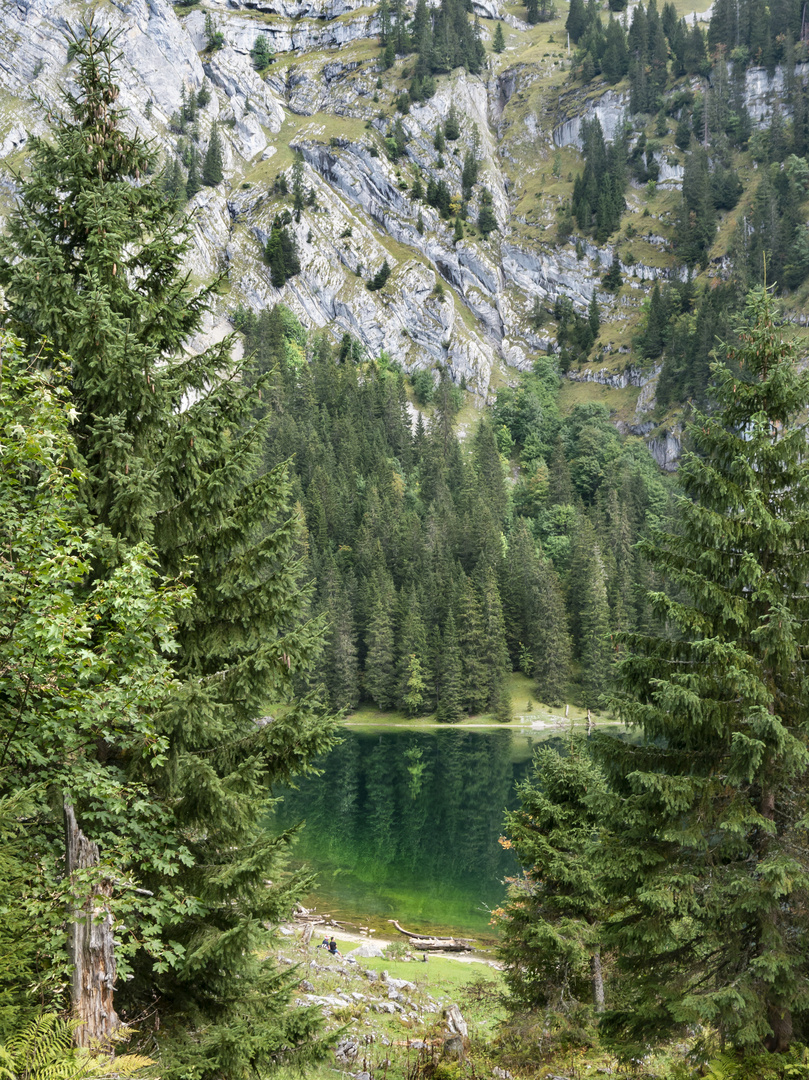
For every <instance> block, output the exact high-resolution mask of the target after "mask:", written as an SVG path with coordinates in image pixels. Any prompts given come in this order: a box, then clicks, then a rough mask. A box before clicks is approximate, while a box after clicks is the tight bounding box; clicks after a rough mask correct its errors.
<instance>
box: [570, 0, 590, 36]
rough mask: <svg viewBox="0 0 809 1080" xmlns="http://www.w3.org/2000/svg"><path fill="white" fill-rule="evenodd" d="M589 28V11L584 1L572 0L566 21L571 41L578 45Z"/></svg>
mask: <svg viewBox="0 0 809 1080" xmlns="http://www.w3.org/2000/svg"><path fill="white" fill-rule="evenodd" d="M586 28H587V10H586V8H585V6H584V0H570V10H569V11H568V13H567V19H566V20H565V30H567V32H568V34H570V40H571V41H572V42H573V44H574V45H577V44H578V42H579V38H580V37H581V36H582V34H583V33H584V31H585V30H586Z"/></svg>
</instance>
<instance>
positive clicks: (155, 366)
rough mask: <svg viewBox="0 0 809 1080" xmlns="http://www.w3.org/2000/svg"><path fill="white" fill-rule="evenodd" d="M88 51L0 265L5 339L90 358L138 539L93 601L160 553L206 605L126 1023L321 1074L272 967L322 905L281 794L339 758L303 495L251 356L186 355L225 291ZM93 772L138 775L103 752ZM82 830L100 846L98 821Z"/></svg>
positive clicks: (82, 397)
mask: <svg viewBox="0 0 809 1080" xmlns="http://www.w3.org/2000/svg"><path fill="white" fill-rule="evenodd" d="M72 51H73V52H74V54H75V57H76V60H77V63H78V72H77V90H76V92H75V93H73V92H68V91H66V92H65V93H64V95H63V96H64V114H63V115H61V116H59V117H58V118H57V119H56V122H55V129H54V132H53V136H52V141H48V140H45V139H33V140H32V142H31V145H30V151H31V154H32V156H33V168H32V171H31V173H30V175H29V176H27V177H25V178H24V179H23V180H22V182H21V184H20V190H19V204H18V209H17V210H16V211H15V213H14V215H13V216H12V218H11V220H10V222H9V226H8V231H7V234H6V236H5V237H4V238H3V240H2V245H1V246H0V281H2V285H3V287H4V289H5V295H6V303H7V309H6V320H7V322H8V323H10V324H11V325H12V326H13V327H15V328H17V330H18V332H19V333H20V335H21V336H22V337H23V338H24V339H25V341H26V344H28V345H30V346H32V347H35V348H36V349H37V351H38V352H39V346H40V342H41V340H42V338H45V337H47V338H49V339H50V340H51V341H52V342H53V345H54V349H55V350H58V351H60V352H64V353H65V354H67V355H68V356H70V358H71V364H72V380H71V386H72V393H73V396H74V399H75V406H76V412H77V418H76V420H75V423H74V425H73V434H74V437H75V440H76V444H77V448H78V453H79V455H80V461H79V464H80V466H81V474H82V479H81V480H80V482H79V497H80V500H81V504H82V508H83V512H84V513H85V514H86V516H87V519H88V520H89V521H90V522H95V523H97V524H99V525H103V526H105V527H107V528H108V529H109V530H110V531H111V533H112V534H113V536H114V537H115V538H116V546H115V547H113V549H112V550H110V551H108V552H106V553H105V554H104V557H103V558H99V559H98V560H97V562H96V564H95V565H94V572H93V577H94V579H95V580H105V581H112V580H113V579H114V575H115V573H116V572H117V570H118V568H119V567H120V566H122V565H124V563H125V560H126V558H127V552H128V551H129V550H130V547H131V545H135V544H139V543H141V542H143V541H149V542H150V543H151V544H152V546H153V547H154V549H155V550H156V553H157V555H156V557H157V561H158V568H159V570H160V572H161V573H162V574H164V575H165V574H168V575H170V576H173V575H178V574H182V575H183V576H184V577H185V578H186V579H187V580H188V581H189V583H191V584H193V586H194V589H195V598H194V603H193V606H192V607H191V608H190V610H189V611H188V612H187V613H186V615H185V616H184V618H183V621H182V624H181V626H180V627H179V630H178V635H177V647H176V652H175V653H174V654H169V655H170V659H171V665H172V669H173V673H174V678H175V686H174V689H173V692H172V694H171V696H170V698H169V700H168V702H167V704H166V705H165V706H164V707H163V708H162V709H161V710H160V711H159V713H157V714H156V716H155V721H154V722H155V726H156V730H157V734H158V738H159V739H160V740H161V743H162V745H163V746H164V747H165V754H164V756H163V758H162V760H161V762H158V763H157V765H156V767H152V764H151V763H150V762H149V761H148V760H147V759H146V758H144V757H138V756H137V755H133V756H132V757H131V758H130V759H129V761H128V763H127V764H128V768H129V769H130V779H131V780H132V781H133V782H137V783H138V784H140V785H141V792H142V798H143V800H144V805H145V806H146V807H151V813H152V820H153V822H154V826H153V827H154V828H155V829H156V830H158V834H159V837H160V839H161V841H162V840H163V838H164V837H172V838H173V839H172V844H173V845H176V846H177V847H181V848H182V849H183V851H184V855H183V858H182V860H180V861H179V863H168V864H167V863H165V862H163V861H161V859H154V858H152V857H151V854H150V851H149V848H148V845H140V844H139V843H137V836H136V835H130V834H129V833H128V831H127V825H126V824H124V825H123V826H122V828H121V833H120V846H121V847H122V848H123V849H125V850H128V851H131V858H130V860H129V865H128V867H127V873H125V874H122V875H121V880H122V881H126V882H133V883H137V884H138V885H139V886H141V887H143V888H144V889H146V890H148V891H149V893H150V894H153V899H152V901H150V903H149V905H148V906H143V907H142V908H141V910H140V912H139V913H138V917H137V918H135V919H134V920H128V925H129V926H131V927H132V929H133V930H134V931H135V932H136V933H137V935H138V942H137V946H138V947H137V950H136V952H135V955H134V957H133V958H132V961H131V976H132V977H131V978H130V979H128V980H127V981H125V982H122V983H121V985H119V986H118V987H117V989H116V1003H115V1007H116V1009H117V1010H118V1012H119V1013H120V1014H121V1016H122V1017H123V1018H125V1019H126V1018H133V1019H134V1018H135V1017H137V1018H138V1021H139V1030H140V1032H141V1035H140V1036H138V1037H139V1038H142V1039H143V1040H145V1041H147V1042H148V1043H149V1045H150V1046H153V1045H154V1042H153V1040H156V1041H157V1044H158V1046H159V1048H160V1054H161V1065H162V1072H163V1075H164V1076H167V1077H172V1076H180V1075H184V1076H187V1075H189V1074H191V1073H193V1074H195V1075H197V1076H199V1077H201V1078H204V1077H213V1076H218V1077H242V1076H245V1075H246V1074H247V1073H252V1072H255V1071H256V1070H258V1071H261V1070H263V1069H265V1068H268V1067H270V1065H271V1064H272V1063H275V1062H278V1061H279V1060H284V1059H288V1060H290V1061H292V1060H294V1059H295V1058H298V1059H300V1060H304V1059H305V1058H306V1056H307V1055H309V1054H310V1053H311V1048H312V1044H311V1042H310V1035H311V1034H312V1033H313V1032H314V1031H316V1029H317V1027H318V1023H319V1021H318V1018H317V1017H316V1016H314V1015H313V1014H310V1013H307V1012H306V1011H305V1010H304V1011H303V1012H296V1011H290V1010H288V1009H287V1008H286V1005H287V1003H288V1002H289V1000H290V998H291V995H292V992H293V986H294V979H290V978H289V977H287V976H286V974H280V973H279V972H277V971H276V969H275V967H274V965H273V963H272V962H271V961H263V960H262V961H260V960H259V956H262V955H265V954H266V953H267V950H268V949H269V948H270V944H271V942H270V937H269V935H268V933H267V931H266V930H265V929H264V927H265V924H267V923H268V922H274V921H276V920H277V919H278V917H279V915H280V914H281V913H282V912H283V911H285V910H288V908H289V905H290V904H291V903H292V901H293V899H294V897H295V895H296V891H297V890H298V889H299V888H300V887H301V883H297V884H296V882H295V881H294V880H292V881H290V880H285V879H284V878H283V875H282V876H280V877H279V873H280V867H279V856H280V855H281V854H282V852H283V849H284V847H285V843H286V841H285V840H284V839H280V840H279V839H278V838H276V837H273V836H271V835H269V834H268V833H267V832H266V831H265V828H264V822H265V818H266V813H267V805H268V797H269V785H270V784H271V783H273V782H280V781H282V780H283V779H285V778H288V777H289V776H290V775H292V774H293V773H295V772H297V771H301V770H304V769H306V767H307V762H308V761H309V759H310V758H311V756H312V755H314V754H316V753H319V752H321V751H322V750H323V749H324V748H326V747H327V746H328V745H329V743H330V737H331V736H330V732H331V730H332V725H331V722H330V721H328V720H327V719H325V718H324V717H323V712H322V709H321V707H320V706H319V704H318V702H317V699H316V698H315V697H314V695H309V696H306V697H302V698H295V696H294V692H293V679H294V678H295V677H296V675H297V673H299V672H305V670H306V668H307V667H308V666H309V665H310V664H311V663H312V662H313V661H314V659H315V656H316V654H317V651H318V649H319V648H320V643H321V638H322V631H321V628H320V625H319V624H318V623H316V622H315V623H308V624H304V625H302V624H301V619H302V616H303V614H304V613H305V610H306V605H307V593H306V590H305V589H302V588H301V581H300V568H299V566H298V564H297V563H296V552H297V551H298V550H299V548H298V544H299V540H300V537H301V522H300V519H299V517H298V516H297V515H295V514H292V513H290V510H289V505H290V488H289V483H288V480H287V477H286V475H285V472H284V470H283V469H278V470H275V471H273V472H270V473H266V474H260V473H259V471H258V468H259V451H260V449H261V444H262V442H263V438H264V431H263V427H262V426H256V425H255V423H254V422H253V416H254V413H255V409H256V407H257V404H258V397H259V392H260V391H261V389H262V385H263V383H262V381H261V380H253V379H250V378H248V377H247V373H246V371H245V370H244V368H243V367H240V366H239V365H238V364H236V363H235V362H234V361H233V360H232V359H231V357H230V342H229V341H228V340H225V341H224V342H222V343H220V344H219V345H217V346H215V347H213V348H212V349H210V350H209V351H208V352H206V353H203V354H202V355H190V356H189V355H187V353H186V352H185V351H184V343H185V342H186V341H187V339H188V338H189V336H190V335H191V334H193V333H194V332H195V331H196V330H197V329H198V328H199V326H200V323H201V319H202V315H203V312H204V311H205V310H206V308H207V306H208V302H209V296H210V291H209V290H202V291H200V292H193V291H192V290H191V288H190V285H189V280H188V277H187V275H185V274H184V273H183V271H182V269H181V267H182V261H183V254H184V251H185V249H186V245H187V232H186V229H185V226H184V225H183V223H181V222H177V221H175V220H174V219H173V206H172V204H171V203H170V202H168V201H167V200H166V198H165V193H164V190H163V186H162V182H161V178H160V177H159V175H157V174H155V172H154V166H155V155H154V151H153V150H152V149H151V148H150V147H149V146H148V145H147V144H145V143H144V142H143V141H142V140H141V139H140V137H139V136H138V135H137V134H136V135H134V136H133V135H129V134H127V131H126V129H125V127H124V126H123V124H122V116H121V113H120V110H119V108H118V106H117V105H116V101H117V99H118V89H117V87H116V86H115V82H114V75H113V71H114V64H115V62H116V57H115V50H114V45H113V43H112V41H111V40H110V39H109V38H107V37H99V36H97V34H96V31H95V29H94V27H93V26H92V24H86V25H84V26H83V28H82V30H81V32H80V33H79V34H77V35H76V36H75V37H74V39H73V41H72ZM40 355H41V356H42V362H43V363H47V357H46V356H45V355H44V354H40ZM167 361H169V362H167ZM181 403H186V404H185V407H181ZM262 717H263V718H265V720H264V721H263V722H261V723H257V721H258V720H259V718H262ZM270 717H271V718H272V719H270ZM84 752H85V754H89V755H91V756H92V755H97V762H98V765H99V766H100V767H107V768H110V769H112V768H117V767H118V763H117V762H116V759H115V755H114V753H111V752H110V748H109V747H108V746H107V745H105V743H104V741H103V739H102V740H99V741H98V742H90V743H88V744H87V745H86V746H85V750H84ZM74 808H75V813H76V816H77V818H78V821H79V825H81V826H82V827H83V828H84V829H85V831H86V832H87V833H88V836H89V838H90V839H93V831H94V827H96V826H98V825H99V821H98V818H97V817H95V816H94V815H93V814H92V810H91V808H90V804H89V802H88V801H87V800H85V799H83V798H77V799H76V800H75V803H74ZM135 827H136V826H135V822H134V821H131V822H129V828H131V829H135ZM103 839H104V838H103V837H102V840H103ZM141 848H143V850H141ZM103 856H104V848H103V845H102V857H103ZM269 881H272V882H273V885H272V886H269V885H268V882H269ZM113 891H115V890H113ZM113 900H115V897H114V896H113ZM122 932H124V931H123V928H122ZM155 1001H159V1002H160V1005H159V1007H158V1010H157V1012H155V1009H154V1003H155ZM144 1018H147V1019H144ZM157 1019H159V1021H160V1024H159V1030H158V1025H157V1023H156V1020H157Z"/></svg>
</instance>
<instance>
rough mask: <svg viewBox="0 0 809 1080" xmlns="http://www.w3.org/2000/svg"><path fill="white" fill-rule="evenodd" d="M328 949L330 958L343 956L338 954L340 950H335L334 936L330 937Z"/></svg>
mask: <svg viewBox="0 0 809 1080" xmlns="http://www.w3.org/2000/svg"><path fill="white" fill-rule="evenodd" d="M328 949H329V952H330V953H331V954H332V956H342V955H343V954H342V953H341V952H340V950H339V949H338V948H337V942H336V941H335V940H334V935H332V937H331V940H330V941H329V943H328Z"/></svg>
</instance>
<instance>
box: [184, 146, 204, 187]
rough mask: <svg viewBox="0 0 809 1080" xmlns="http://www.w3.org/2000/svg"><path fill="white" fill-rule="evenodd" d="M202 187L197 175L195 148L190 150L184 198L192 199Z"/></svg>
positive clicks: (199, 177) (197, 157) (197, 164)
mask: <svg viewBox="0 0 809 1080" xmlns="http://www.w3.org/2000/svg"><path fill="white" fill-rule="evenodd" d="M201 187H202V177H201V176H200V174H199V154H198V153H197V151H196V147H192V148H191V161H190V163H189V165H188V179H187V180H186V182H185V196H186V198H187V199H193V198H194V196H195V195H196V193H197V192H198V191H199V190H200V188H201Z"/></svg>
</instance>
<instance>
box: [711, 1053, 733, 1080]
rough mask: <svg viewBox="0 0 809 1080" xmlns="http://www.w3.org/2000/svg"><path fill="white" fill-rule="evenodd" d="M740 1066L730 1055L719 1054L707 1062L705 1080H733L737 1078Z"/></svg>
mask: <svg viewBox="0 0 809 1080" xmlns="http://www.w3.org/2000/svg"><path fill="white" fill-rule="evenodd" d="M739 1069H740V1065H739V1062H738V1061H736V1059H735V1058H733V1057H731V1055H730V1054H719V1055H718V1056H717V1057H715V1058H714V1059H713V1060H712V1061H709V1062H708V1071H707V1072H706V1073H705V1080H735V1078H736V1077H738V1076H739Z"/></svg>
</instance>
